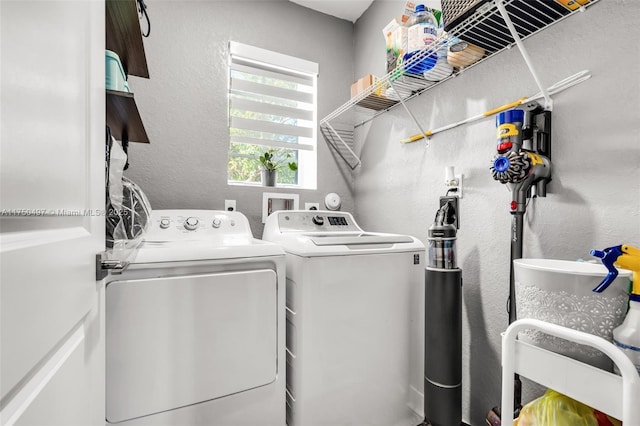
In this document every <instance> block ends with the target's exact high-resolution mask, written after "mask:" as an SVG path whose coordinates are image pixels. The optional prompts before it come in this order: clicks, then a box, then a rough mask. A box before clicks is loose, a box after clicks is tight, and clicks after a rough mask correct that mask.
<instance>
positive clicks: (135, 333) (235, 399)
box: [106, 210, 285, 426]
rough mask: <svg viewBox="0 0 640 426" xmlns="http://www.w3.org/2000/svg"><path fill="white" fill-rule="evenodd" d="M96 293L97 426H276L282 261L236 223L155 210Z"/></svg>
mask: <svg viewBox="0 0 640 426" xmlns="http://www.w3.org/2000/svg"><path fill="white" fill-rule="evenodd" d="M110 280H111V281H110V282H108V284H107V288H106V374H107V382H106V383H107V389H106V420H107V422H108V423H109V424H110V423H118V424H121V425H127V426H134V425H136V426H137V425H219V426H255V425H264V426H284V425H285V345H284V341H285V323H284V321H285V293H284V290H285V259H284V252H283V251H282V248H280V247H279V246H277V245H275V244H271V243H267V242H263V241H260V240H257V239H254V238H253V237H252V234H251V229H250V227H249V222H248V221H247V219H246V217H245V216H244V215H242V214H241V213H238V212H226V211H208V210H154V211H153V212H152V216H151V224H150V226H149V229H148V231H147V233H146V235H145V237H144V241H143V243H142V244H141V246H140V248H139V249H138V251H137V253H136V255H135V258H133V261H132V263H131V264H130V265H129V267H128V268H127V269H125V270H124V272H123V273H122V274H121V275H112V276H111V278H110Z"/></svg>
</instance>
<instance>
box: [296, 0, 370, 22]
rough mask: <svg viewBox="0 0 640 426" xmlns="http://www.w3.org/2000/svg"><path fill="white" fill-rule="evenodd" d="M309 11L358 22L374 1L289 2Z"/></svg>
mask: <svg viewBox="0 0 640 426" xmlns="http://www.w3.org/2000/svg"><path fill="white" fill-rule="evenodd" d="M289 1H291V2H293V3H297V4H299V5H301V6H304V7H308V8H309V9H313V10H317V11H318V12H322V13H326V14H327V15H331V16H336V17H338V18H341V19H345V20H347V21H351V22H356V21H357V20H358V18H359V17H360V16H362V14H363V13H364V11H365V10H367V8H369V6H370V5H371V3H373V0H289Z"/></svg>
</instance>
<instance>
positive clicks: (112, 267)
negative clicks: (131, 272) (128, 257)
mask: <svg viewBox="0 0 640 426" xmlns="http://www.w3.org/2000/svg"><path fill="white" fill-rule="evenodd" d="M128 266H129V262H127V261H125V260H115V259H105V253H104V252H102V253H98V254H96V281H101V280H103V279H105V278H106V277H107V275H109V272H112V273H114V274H121V273H122V271H124V270H125V269H127V267H128Z"/></svg>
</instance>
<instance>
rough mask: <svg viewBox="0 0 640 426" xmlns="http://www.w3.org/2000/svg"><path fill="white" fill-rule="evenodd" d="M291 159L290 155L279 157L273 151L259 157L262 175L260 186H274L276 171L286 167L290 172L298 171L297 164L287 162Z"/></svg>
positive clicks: (279, 155) (279, 154)
mask: <svg viewBox="0 0 640 426" xmlns="http://www.w3.org/2000/svg"><path fill="white" fill-rule="evenodd" d="M289 158H291V154H290V153H288V152H287V153H286V154H285V155H281V153H279V152H277V151H276V150H275V149H269V150H267V151H265V152H264V153H263V154H262V155H261V156H260V157H259V160H260V167H261V169H262V170H261V174H262V185H264V186H276V176H277V172H278V169H280V168H282V167H288V168H289V170H291V171H294V172H295V171H296V170H298V164H297V163H296V162H295V161H288V160H289Z"/></svg>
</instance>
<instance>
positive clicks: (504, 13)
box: [494, 0, 553, 111]
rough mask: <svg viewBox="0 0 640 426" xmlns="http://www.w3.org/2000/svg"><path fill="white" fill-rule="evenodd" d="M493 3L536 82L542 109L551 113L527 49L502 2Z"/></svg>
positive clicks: (551, 102) (548, 101)
mask: <svg viewBox="0 0 640 426" xmlns="http://www.w3.org/2000/svg"><path fill="white" fill-rule="evenodd" d="M494 3H495V5H496V7H497V8H498V10H499V11H500V15H502V19H504V23H505V24H506V25H507V28H509V32H511V36H512V37H513V39H514V40H515V42H516V44H517V45H518V49H519V50H520V54H521V55H522V58H523V59H524V61H525V62H526V64H527V67H528V68H529V72H530V73H531V75H532V76H533V79H534V80H535V81H536V84H537V85H538V89H540V92H541V93H542V96H543V97H544V101H545V105H544V107H545V109H546V110H549V111H551V110H552V109H553V101H552V100H551V97H550V96H549V92H547V89H545V87H544V85H543V84H542V80H540V77H539V76H538V73H537V72H536V70H535V68H534V66H533V62H532V61H531V57H530V56H529V53H528V52H527V49H525V47H524V44H523V43H522V39H520V35H519V34H518V31H517V30H516V27H515V26H514V25H513V22H511V18H510V17H509V13H508V12H507V9H506V8H505V7H504V3H503V0H494Z"/></svg>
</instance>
